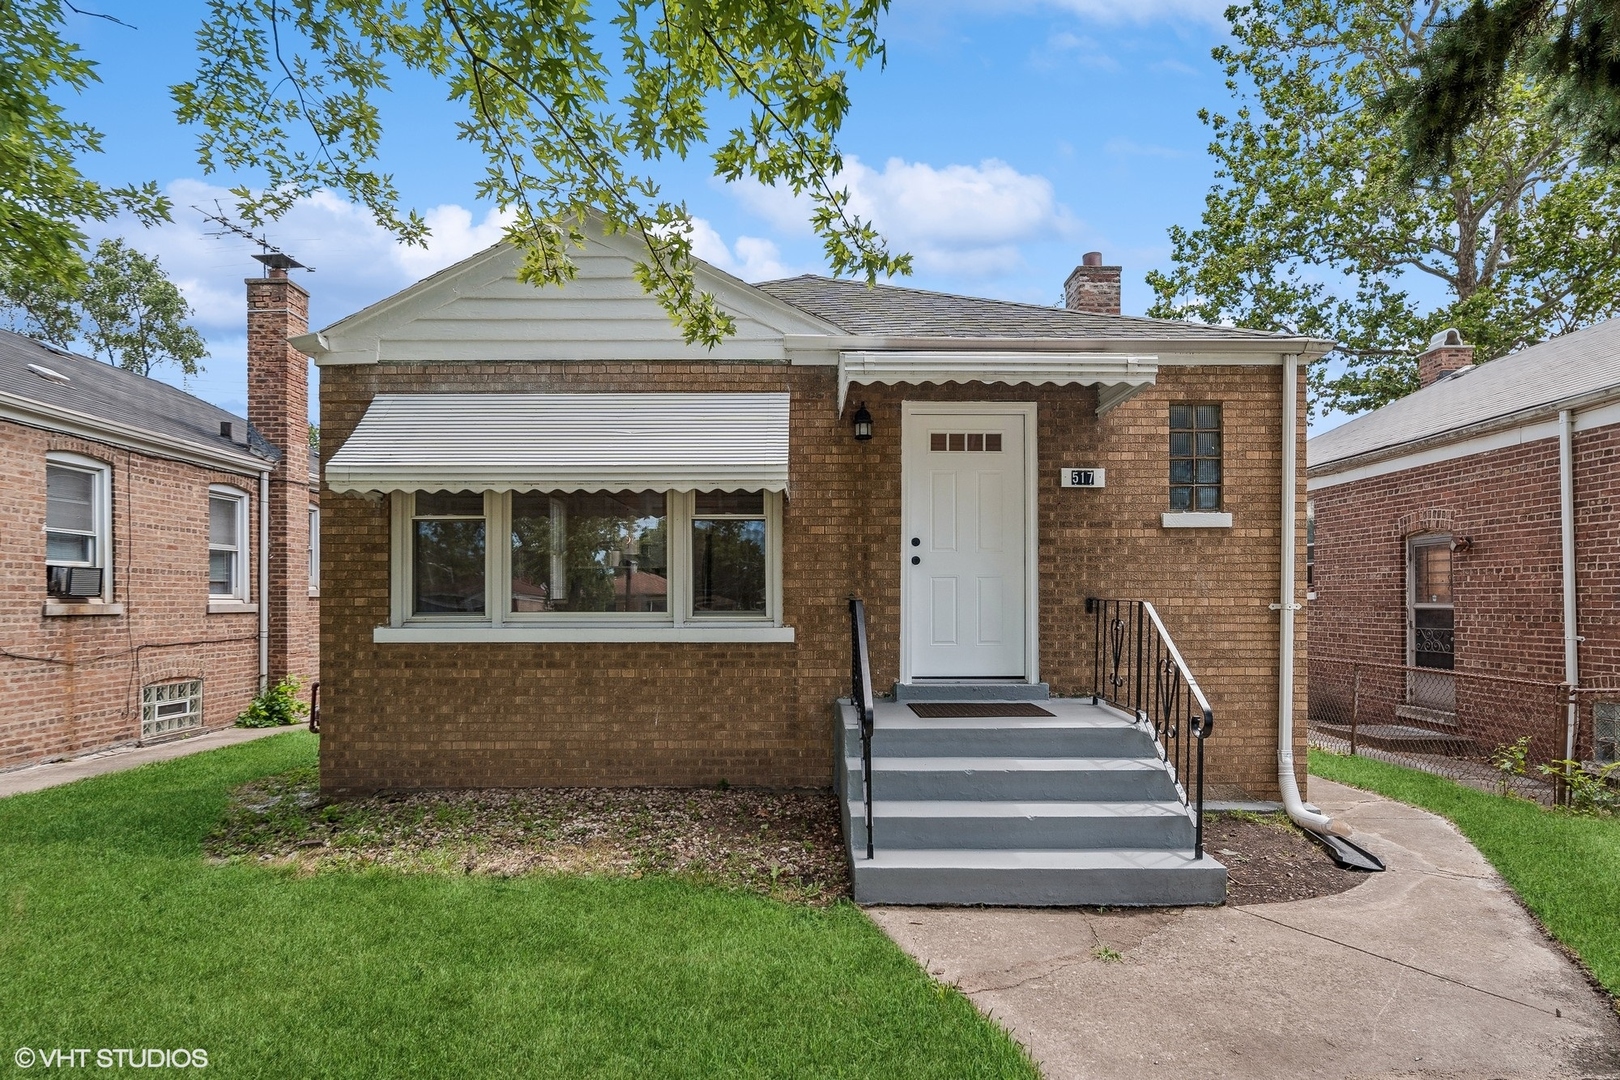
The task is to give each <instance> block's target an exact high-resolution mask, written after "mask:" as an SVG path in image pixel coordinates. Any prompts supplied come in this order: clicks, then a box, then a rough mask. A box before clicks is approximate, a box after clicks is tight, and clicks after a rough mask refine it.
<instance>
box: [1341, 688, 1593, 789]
mask: <svg viewBox="0 0 1620 1080" xmlns="http://www.w3.org/2000/svg"><path fill="white" fill-rule="evenodd" d="M1572 701H1573V702H1574V704H1575V706H1576V709H1575V727H1574V731H1573V733H1572V732H1571V729H1570V719H1569V706H1570V704H1571V702H1572ZM1617 702H1620V693H1617V692H1616V691H1612V690H1611V691H1601V690H1594V691H1587V690H1582V691H1579V692H1577V693H1574V694H1571V693H1570V690H1569V688H1568V687H1567V686H1565V685H1564V684H1562V683H1554V682H1536V681H1533V680H1529V679H1514V678H1507V677H1504V676H1499V675H1484V674H1477V673H1474V672H1463V671H1442V670H1436V669H1433V668H1420V667H1408V666H1404V665H1399V664H1379V663H1372V662H1369V661H1357V660H1328V659H1323V658H1319V657H1314V656H1313V657H1311V658H1310V716H1309V739H1310V744H1311V745H1312V746H1315V747H1318V748H1320V749H1323V750H1331V751H1333V752H1335V753H1340V754H1354V755H1359V756H1362V757H1369V758H1375V759H1377V760H1380V761H1387V762H1389V763H1391V764H1394V765H1404V766H1407V767H1408V768H1413V769H1421V770H1423V771H1424V772H1430V773H1435V774H1438V775H1440V776H1446V777H1450V778H1451V779H1453V780H1456V781H1459V782H1460V783H1464V784H1467V785H1469V786H1470V787H1475V788H1479V789H1481V790H1484V791H1493V792H1501V793H1507V792H1510V791H1511V792H1513V793H1514V794H1517V795H1520V796H1523V797H1524V798H1529V799H1535V800H1537V801H1538V802H1542V803H1547V804H1554V803H1561V802H1563V801H1565V798H1566V792H1565V787H1566V785H1565V784H1564V783H1563V780H1562V769H1561V767H1560V766H1558V764H1557V763H1559V762H1562V761H1563V760H1565V759H1566V758H1571V757H1572V758H1573V759H1574V760H1576V761H1582V762H1588V763H1595V764H1598V765H1602V764H1605V763H1607V762H1609V761H1613V760H1615V756H1614V755H1615V753H1616V742H1617V740H1620V704H1615V703H1617ZM1611 713H1612V715H1613V719H1612V720H1610V719H1609V717H1610V715H1611ZM1572 735H1573V742H1574V746H1573V753H1571V752H1570V751H1571V747H1570V745H1569V743H1570V739H1571V736H1572ZM1521 740H1524V741H1523V742H1522V744H1521ZM1504 757H1507V758H1509V759H1510V760H1511V759H1512V758H1514V757H1518V758H1520V759H1521V760H1519V761H1518V762H1517V765H1518V767H1517V768H1513V769H1506V770H1505V769H1503V768H1500V767H1499V762H1501V761H1503V760H1504ZM1542 766H1546V767H1548V768H1549V769H1550V770H1551V775H1549V774H1548V773H1545V772H1543V771H1541V767H1542Z"/></svg>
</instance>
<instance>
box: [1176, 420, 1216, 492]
mask: <svg viewBox="0 0 1620 1080" xmlns="http://www.w3.org/2000/svg"><path fill="white" fill-rule="evenodd" d="M1220 508H1221V407H1220V406H1219V405H1172V406H1170V509H1172V510H1191V511H1212V510H1219V509H1220Z"/></svg>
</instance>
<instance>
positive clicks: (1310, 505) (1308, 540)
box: [1223, 447, 1316, 600]
mask: <svg viewBox="0 0 1620 1080" xmlns="http://www.w3.org/2000/svg"><path fill="white" fill-rule="evenodd" d="M1223 449H1224V447H1223ZM1305 599H1307V600H1315V599H1316V500H1315V499H1306V500H1305Z"/></svg>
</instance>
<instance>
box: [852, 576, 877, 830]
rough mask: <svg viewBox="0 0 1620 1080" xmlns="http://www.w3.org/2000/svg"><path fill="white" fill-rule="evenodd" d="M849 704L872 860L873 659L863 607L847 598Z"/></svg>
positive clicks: (854, 600)
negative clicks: (857, 728)
mask: <svg viewBox="0 0 1620 1080" xmlns="http://www.w3.org/2000/svg"><path fill="white" fill-rule="evenodd" d="M849 639H850V640H849V702H850V704H851V705H853V706H855V710H856V712H857V713H858V714H859V715H860V721H861V784H862V786H863V787H864V789H865V790H864V792H863V801H864V802H865V805H866V857H867V858H868V859H870V858H872V719H873V706H872V656H871V654H870V653H869V652H868V651H867V647H866V605H865V604H864V603H862V602H861V598H860V597H858V596H851V597H850V598H849Z"/></svg>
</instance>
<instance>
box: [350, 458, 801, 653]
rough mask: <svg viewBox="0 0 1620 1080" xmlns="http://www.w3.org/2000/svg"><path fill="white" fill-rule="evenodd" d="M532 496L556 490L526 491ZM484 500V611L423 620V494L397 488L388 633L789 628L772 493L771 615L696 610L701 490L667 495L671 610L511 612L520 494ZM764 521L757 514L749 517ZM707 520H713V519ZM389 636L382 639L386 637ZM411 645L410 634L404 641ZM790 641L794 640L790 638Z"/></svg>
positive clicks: (596, 633)
mask: <svg viewBox="0 0 1620 1080" xmlns="http://www.w3.org/2000/svg"><path fill="white" fill-rule="evenodd" d="M523 490H524V492H528V491H536V492H544V491H548V490H550V489H541V488H532V489H530V488H525V489H523ZM483 495H484V538H485V539H484V557H485V564H484V574H485V577H484V611H483V612H482V613H471V612H469V613H467V614H460V615H446V614H434V615H417V614H414V613H413V611H412V610H411V609H412V606H413V605H412V597H413V595H414V593H413V590H414V587H415V582H414V581H413V580H412V575H413V573H414V566H415V562H414V557H413V556H414V552H413V550H412V545H413V544H414V543H415V531H414V529H413V527H412V521H413V520H414V518H415V514H414V509H415V502H416V492H415V491H396V492H393V493H392V496H391V500H390V502H391V519H392V520H391V527H390V530H389V532H390V540H391V543H390V563H391V567H392V572H391V574H390V590H389V591H390V620H389V622H390V625H389V627H388V628H379V631H381V630H385V629H401V630H403V629H407V628H422V629H428V630H431V629H434V628H440V629H445V630H452V629H454V628H467V629H469V630H471V629H474V628H476V629H479V630H486V631H492V632H496V633H499V632H503V631H504V632H511V633H513V634H522V633H525V632H533V633H535V634H537V635H540V636H541V637H545V636H549V635H550V634H552V633H553V632H555V633H556V634H557V635H558V637H557V639H558V640H568V639H569V637H570V635H569V632H570V631H579V632H580V639H581V640H590V639H601V638H602V637H603V636H604V635H617V634H619V633H623V634H624V635H625V636H626V637H627V638H628V639H634V638H635V637H636V636H637V635H638V634H640V635H645V636H647V637H649V638H656V637H661V636H671V635H672V636H674V637H676V638H677V639H683V638H684V639H690V640H702V639H704V638H705V636H706V635H714V634H725V633H726V632H728V631H730V630H736V631H737V632H738V633H740V634H746V633H748V632H752V631H760V630H765V629H771V628H782V627H783V623H782V505H783V495H782V493H781V492H778V491H766V492H764V496H765V514H764V520H765V578H766V581H765V589H766V611H765V612H764V613H763V614H743V615H710V614H703V615H696V616H694V614H693V611H692V591H693V575H692V568H691V563H692V520H693V511H694V507H695V503H696V493H695V492H692V491H665V492H664V497H665V514H666V517H665V521H666V522H667V525H666V528H667V529H668V531H669V548H668V555H667V557H668V561H669V571H670V572H669V578H668V582H669V591H668V594H667V595H668V603H667V607H668V610H667V611H649V612H640V611H570V612H561V611H525V612H514V611H511V610H509V608H510V607H511V602H512V597H511V574H512V541H511V536H512V495H513V491H511V490H505V491H486V492H484V493H483ZM743 516H744V517H748V518H751V519H754V520H758V518H757V516H756V515H743ZM705 520H707V519H705ZM387 636H389V635H381V636H380V637H379V640H381V639H382V638H383V637H387ZM399 639H400V640H404V637H403V636H402V637H400V638H399ZM789 639H790V638H789Z"/></svg>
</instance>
